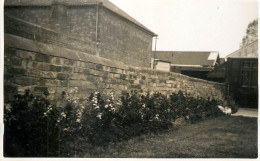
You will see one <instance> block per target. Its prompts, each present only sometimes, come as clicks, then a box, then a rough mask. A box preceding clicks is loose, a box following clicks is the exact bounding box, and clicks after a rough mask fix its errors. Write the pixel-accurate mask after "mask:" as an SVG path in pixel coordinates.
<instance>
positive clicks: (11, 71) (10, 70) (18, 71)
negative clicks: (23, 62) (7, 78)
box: [5, 67, 26, 76]
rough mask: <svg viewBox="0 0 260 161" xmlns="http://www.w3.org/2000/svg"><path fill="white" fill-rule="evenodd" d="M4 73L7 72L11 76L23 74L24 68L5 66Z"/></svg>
mask: <svg viewBox="0 0 260 161" xmlns="http://www.w3.org/2000/svg"><path fill="white" fill-rule="evenodd" d="M5 68H6V71H5V73H8V74H10V75H13V76H19V75H25V73H26V70H25V69H23V68H15V67H5Z"/></svg>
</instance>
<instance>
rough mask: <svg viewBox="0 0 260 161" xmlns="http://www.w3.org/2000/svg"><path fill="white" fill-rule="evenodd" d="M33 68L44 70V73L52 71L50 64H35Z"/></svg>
mask: <svg viewBox="0 0 260 161" xmlns="http://www.w3.org/2000/svg"><path fill="white" fill-rule="evenodd" d="M33 66H35V67H36V68H37V69H39V70H42V71H50V70H51V65H50V64H48V63H38V62H34V63H33Z"/></svg>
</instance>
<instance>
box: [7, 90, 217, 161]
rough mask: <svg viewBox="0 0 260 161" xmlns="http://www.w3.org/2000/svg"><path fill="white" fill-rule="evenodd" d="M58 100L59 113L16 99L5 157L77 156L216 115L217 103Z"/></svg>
mask: <svg viewBox="0 0 260 161" xmlns="http://www.w3.org/2000/svg"><path fill="white" fill-rule="evenodd" d="M75 91H76V92H77V89H75ZM62 96H63V98H64V106H63V107H61V108H55V107H54V106H53V105H51V104H50V103H49V102H48V101H47V100H46V99H45V98H41V97H35V96H33V95H31V94H29V92H26V94H25V95H18V96H16V98H17V99H16V101H15V102H13V103H12V104H11V110H10V111H7V110H6V111H5V124H6V135H5V141H6V144H5V145H6V154H8V155H9V156H13V155H17V156H63V157H72V156H78V155H79V153H84V152H86V151H87V152H91V151H92V149H93V148H94V147H95V148H94V149H96V147H106V146H107V145H108V144H109V143H111V142H119V141H123V140H127V139H129V138H131V137H135V136H139V135H141V134H145V133H157V132H159V131H162V130H165V129H169V128H170V127H171V126H172V125H173V124H172V123H173V122H174V121H175V120H176V119H178V118H185V119H186V120H187V121H190V122H192V123H194V122H196V121H198V120H202V119H205V118H208V117H213V116H218V115H221V114H222V113H221V112H220V110H219V109H218V108H217V105H218V103H217V101H215V100H209V99H208V100H204V99H202V98H197V99H196V98H193V97H191V96H189V95H188V94H183V93H182V92H179V93H177V94H174V93H173V94H172V95H171V96H170V97H167V96H165V95H163V94H160V93H154V94H152V95H151V94H149V93H148V94H146V95H139V94H137V93H132V94H128V93H125V94H122V96H121V100H115V98H114V94H113V92H111V93H110V94H109V96H101V94H100V93H98V92H95V93H94V94H91V95H90V97H89V98H86V99H79V98H77V97H75V96H74V95H68V94H66V93H65V92H63V94H62ZM50 125H51V126H50ZM14 133H15V135H14ZM16 133H19V135H16ZM13 138H14V139H15V140H14V139H13ZM45 138H46V139H47V140H48V143H46V139H45ZM12 139H13V140H12ZM12 144H14V145H15V146H16V147H19V149H18V151H19V152H20V153H17V154H13V153H11V152H16V151H12V150H13V149H12V148H13V147H11V145H12ZM16 144H17V145H18V146H17V145H16ZM47 152H48V154H47Z"/></svg>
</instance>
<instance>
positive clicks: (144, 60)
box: [99, 8, 153, 67]
mask: <svg viewBox="0 0 260 161" xmlns="http://www.w3.org/2000/svg"><path fill="white" fill-rule="evenodd" d="M99 14H100V16H99V17H100V20H99V21H100V23H99V28H100V55H101V56H102V57H105V58H109V59H114V60H118V61H122V62H124V63H126V64H129V65H132V66H139V67H150V66H151V65H150V62H151V51H152V37H153V36H152V35H151V33H150V34H149V33H147V32H145V31H143V30H142V29H141V28H139V27H137V26H135V25H134V24H132V23H129V22H127V20H123V19H122V18H120V17H119V16H116V15H114V14H113V13H112V12H111V11H109V10H107V9H105V8H101V9H100V13H99Z"/></svg>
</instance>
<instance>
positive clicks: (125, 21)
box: [4, 0, 156, 67]
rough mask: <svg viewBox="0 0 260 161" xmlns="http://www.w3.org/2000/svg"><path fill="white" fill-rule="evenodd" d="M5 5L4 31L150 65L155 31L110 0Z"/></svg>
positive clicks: (14, 0)
mask: <svg viewBox="0 0 260 161" xmlns="http://www.w3.org/2000/svg"><path fill="white" fill-rule="evenodd" d="M4 9H5V33H9V34H13V35H18V36H22V37H25V38H29V39H33V40H36V41H39V42H44V43H49V44H55V45H59V46H62V47H66V48H72V49H74V50H80V51H84V52H87V53H89V54H92V55H99V56H101V57H104V58H108V59H113V60H119V61H121V62H124V63H126V64H128V65H133V66H140V67H150V58H151V50H152V39H153V37H154V36H156V34H155V33H153V32H152V31H150V30H149V29H148V28H146V27H145V26H143V25H142V24H141V23H139V22H138V21H136V20H135V19H134V18H132V17H131V16H129V15H128V14H126V13H125V12H124V11H122V10H121V9H119V8H118V7H116V6H115V5H114V4H112V3H111V2H110V1H108V0H32V1H28V0H5V8H4ZM32 26H33V27H32ZM60 33H61V34H60Z"/></svg>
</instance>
